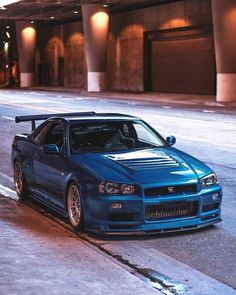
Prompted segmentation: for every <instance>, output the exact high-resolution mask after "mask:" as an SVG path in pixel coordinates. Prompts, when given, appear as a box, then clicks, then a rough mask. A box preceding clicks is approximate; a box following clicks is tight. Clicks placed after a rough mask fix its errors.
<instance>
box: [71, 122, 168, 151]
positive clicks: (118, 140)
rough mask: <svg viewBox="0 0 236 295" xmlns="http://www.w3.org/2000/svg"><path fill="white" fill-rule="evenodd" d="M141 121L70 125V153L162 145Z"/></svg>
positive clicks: (162, 142)
mask: <svg viewBox="0 0 236 295" xmlns="http://www.w3.org/2000/svg"><path fill="white" fill-rule="evenodd" d="M164 145H165V142H164V140H163V139H162V138H161V137H160V136H158V134H156V133H154V132H153V131H152V130H151V129H150V128H149V127H148V126H147V125H146V124H145V123H144V122H142V121H124V122H120V121H119V122H110V121H109V122H96V123H81V124H76V125H72V126H71V127H70V148H71V153H88V152H106V151H120V150H128V149H144V148H151V147H161V146H164Z"/></svg>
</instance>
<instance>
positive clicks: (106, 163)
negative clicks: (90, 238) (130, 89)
mask: <svg viewBox="0 0 236 295" xmlns="http://www.w3.org/2000/svg"><path fill="white" fill-rule="evenodd" d="M88 114H89V115H88ZM45 116H46V115H45ZM37 119H38V118H37ZM29 120H34V116H31V117H30V118H29ZM24 121H27V117H24ZM91 122H92V123H99V124H100V123H101V122H102V124H106V123H110V122H112V124H113V123H114V124H117V122H118V123H119V122H123V123H124V122H125V124H127V123H126V122H131V123H133V122H143V121H141V120H140V119H138V118H135V117H132V116H127V115H120V114H117V115H116V114H95V113H87V114H84V115H81V116H79V117H76V116H75V117H69V116H61V117H57V118H51V119H48V120H47V121H46V122H44V123H43V124H41V125H40V126H39V127H38V128H36V130H34V131H33V132H32V133H31V134H29V135H28V136H25V135H22V136H19V135H17V136H16V137H15V138H14V140H13V145H12V163H13V164H14V162H15V160H18V161H20V163H21V165H22V169H23V172H24V175H25V179H26V182H27V186H28V189H29V193H30V194H31V196H33V197H34V198H36V199H37V200H39V201H41V202H43V203H44V204H47V205H48V206H50V207H52V208H53V209H54V210H57V211H58V212H60V213H61V214H63V215H64V216H67V208H66V195H67V188H68V184H69V183H70V182H71V181H74V182H75V183H76V184H77V185H78V186H79V188H80V192H81V195H82V206H83V213H84V226H85V229H87V230H89V231H95V232H101V233H104V234H109V233H112V234H115V233H155V232H168V231H181V230H189V229H196V228H199V227H204V226H209V225H211V224H214V223H217V222H219V221H221V210H220V206H221V200H222V189H221V187H220V186H219V185H218V184H217V183H216V184H213V185H210V186H208V187H205V188H201V186H200V178H202V177H204V176H206V175H208V174H210V173H212V172H213V171H212V170H211V169H210V168H209V167H208V166H207V165H205V164H204V163H202V162H201V161H199V160H198V159H196V158H194V157H192V156H190V155H188V154H186V153H184V152H182V151H180V150H177V149H175V148H173V147H171V145H172V144H174V142H175V138H174V137H169V139H168V143H169V144H168V143H167V142H166V141H164V139H163V138H162V137H161V136H160V135H159V134H158V133H156V132H155V131H154V130H153V129H152V128H150V132H151V133H153V134H154V136H157V138H159V139H158V140H159V141H160V142H161V144H160V145H159V146H158V147H154V146H150V147H149V146H144V147H141V148H140V147H138V148H134V147H131V146H129V147H128V148H125V149H123V148H121V149H119V150H97V151H96V152H94V151H87V150H86V152H77V153H72V148H71V146H72V136H71V134H70V132H71V131H70V130H71V128H74V126H76V128H77V129H76V128H75V130H80V129H79V127H80V126H85V125H86V124H91ZM50 124H51V125H52V126H53V124H57V125H58V126H61V128H62V129H63V136H64V137H63V138H64V139H63V143H62V144H61V143H60V144H61V146H60V144H59V148H57V146H55V144H54V143H53V144H52V143H51V142H50V140H51V139H50V140H49V142H47V143H46V144H40V139H37V134H41V133H43V132H44V130H45V129H47V127H48V126H49V127H50V126H51V125H50ZM142 124H144V123H142ZM86 126H87V125H86ZM89 126H90V125H89ZM144 126H146V127H145V128H149V126H148V125H147V124H146V125H144ZM83 128H84V127H83ZM104 130H105V129H104ZM104 130H103V132H105V131H106V130H105V131H104ZM78 132H79V131H78ZM45 134H47V133H46V131H45ZM94 134H95V133H94ZM54 135H55V134H54ZM81 136H82V135H81ZM94 136H95V135H94ZM103 136H105V133H101V136H100V137H103ZM121 137H122V140H123V141H124V140H127V138H126V137H125V136H124V135H122V136H121ZM100 140H101V138H100ZM55 141H56V139H55ZM131 143H132V141H131V140H130V139H129V140H128V143H127V145H128V144H129V145H130V144H131ZM107 146H110V143H109V144H108V145H107ZM89 148H91V147H90V146H89ZM100 183H118V184H129V185H134V186H135V193H134V194H132V195H125V194H121V193H120V194H113V195H108V194H105V193H104V194H103V193H101V192H99V190H98V185H99V184H100ZM113 204H115V205H116V204H118V206H115V205H114V206H113ZM188 210H189V211H188ZM159 211H160V212H159ZM162 214H164V215H165V216H164V217H163V216H162Z"/></svg>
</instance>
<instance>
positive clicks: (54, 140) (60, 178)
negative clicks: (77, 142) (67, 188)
mask: <svg viewBox="0 0 236 295" xmlns="http://www.w3.org/2000/svg"><path fill="white" fill-rule="evenodd" d="M46 144H56V145H57V146H58V148H59V150H61V153H60V154H48V153H45V152H44V149H43V146H44V145H46ZM66 161H67V160H66V157H65V127H64V124H63V122H61V121H55V122H51V123H49V126H48V128H47V129H46V131H45V134H44V136H42V137H41V139H40V141H39V144H38V146H37V148H36V149H35V154H34V159H33V165H34V173H35V180H36V184H37V187H38V193H40V195H41V197H44V198H46V199H47V200H48V201H50V202H52V203H55V204H56V205H58V206H60V207H62V206H63V184H64V181H65V167H66Z"/></svg>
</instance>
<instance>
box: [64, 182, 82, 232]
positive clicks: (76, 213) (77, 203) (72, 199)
mask: <svg viewBox="0 0 236 295" xmlns="http://www.w3.org/2000/svg"><path fill="white" fill-rule="evenodd" d="M67 213H68V217H69V220H70V223H71V225H72V226H73V227H74V230H75V231H82V229H83V225H84V217H83V208H82V201H81V193H80V189H79V188H78V186H77V185H76V184H75V183H74V182H72V183H70V185H69V187H68V190H67Z"/></svg>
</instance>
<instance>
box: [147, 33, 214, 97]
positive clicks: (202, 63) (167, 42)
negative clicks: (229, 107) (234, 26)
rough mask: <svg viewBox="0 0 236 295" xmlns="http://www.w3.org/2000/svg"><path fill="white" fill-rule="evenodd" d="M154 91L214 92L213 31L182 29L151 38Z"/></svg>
mask: <svg viewBox="0 0 236 295" xmlns="http://www.w3.org/2000/svg"><path fill="white" fill-rule="evenodd" d="M150 54H151V58H150V69H151V73H150V74H151V75H150V76H151V90H152V91H158V92H175V93H195V94H215V83H216V82H215V79H216V78H215V77H216V69H215V55H214V45H213V37H212V33H210V32H209V31H207V32H205V31H203V32H202V31H201V30H187V31H186V32H185V31H183V30H181V31H180V32H178V31H177V32H169V33H165V34H159V35H157V38H154V40H151V50H150Z"/></svg>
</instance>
